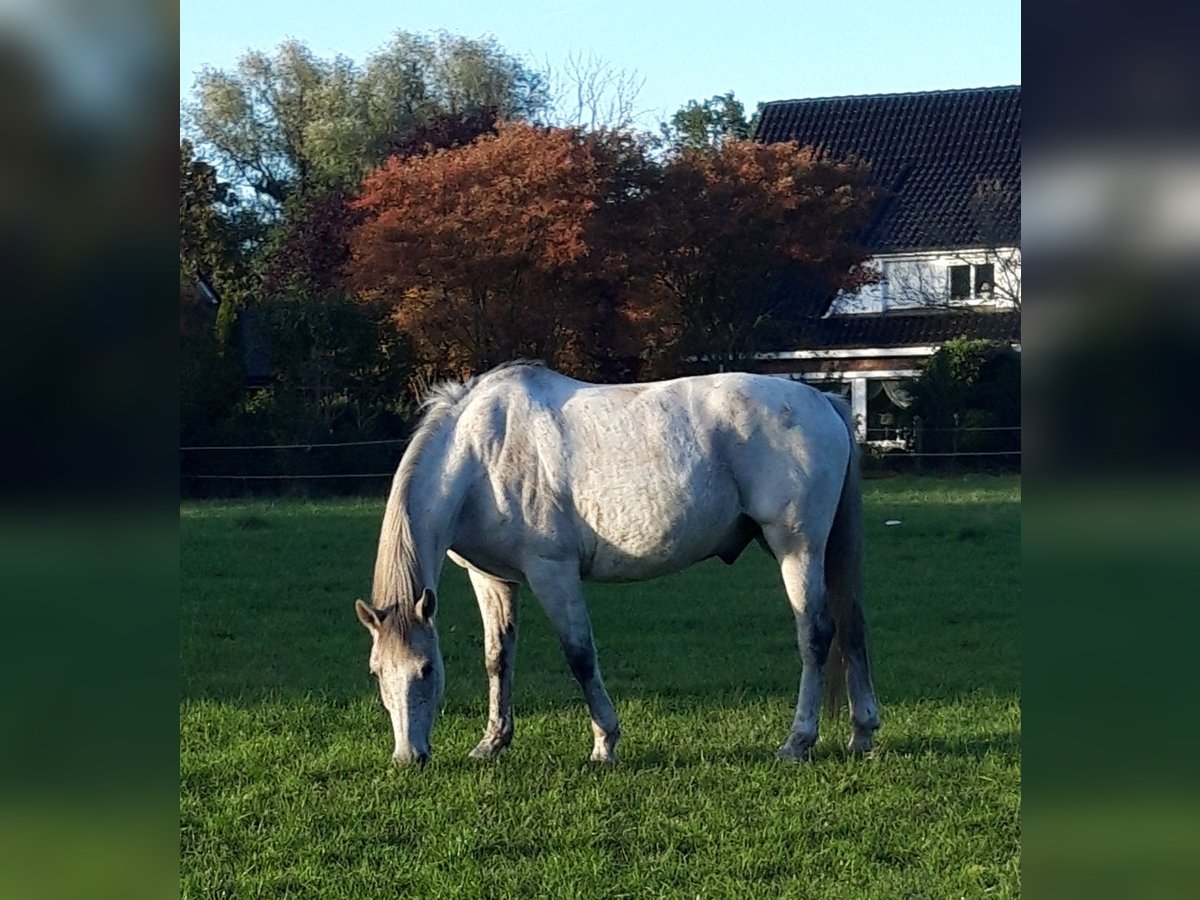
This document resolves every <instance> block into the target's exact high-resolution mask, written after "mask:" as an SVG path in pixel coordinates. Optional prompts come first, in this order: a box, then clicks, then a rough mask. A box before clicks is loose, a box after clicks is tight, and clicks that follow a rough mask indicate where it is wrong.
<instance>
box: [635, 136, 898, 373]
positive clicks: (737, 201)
mask: <svg viewBox="0 0 1200 900" xmlns="http://www.w3.org/2000/svg"><path fill="white" fill-rule="evenodd" d="M874 199H875V192H874V190H873V189H872V188H871V187H870V186H869V185H868V183H867V170H866V168H865V167H864V166H862V165H859V164H855V163H849V162H845V163H830V162H827V161H824V160H823V159H821V158H820V156H819V155H818V154H817V153H816V152H815V151H813V150H812V149H811V148H802V147H798V146H797V145H795V144H791V143H778V144H758V143H753V142H750V141H727V142H725V143H723V144H722V145H721V146H720V147H719V148H716V149H712V148H704V149H684V150H682V151H680V152H679V153H678V154H676V155H675V156H674V157H672V158H671V159H670V160H668V162H667V163H666V166H665V170H664V175H663V182H662V185H661V188H660V189H659V190H658V192H657V195H656V201H655V206H656V210H657V224H656V227H655V232H654V235H653V237H652V241H653V244H654V247H655V253H656V256H657V258H658V259H659V260H660V263H659V265H658V267H657V269H656V271H655V274H654V276H653V278H652V288H653V289H652V291H651V292H650V293H649V294H648V295H647V297H646V301H647V302H649V303H650V304H651V305H650V307H649V308H646V309H642V310H640V314H641V315H642V317H643V318H645V319H648V320H653V321H656V322H657V323H658V326H657V328H656V330H655V332H654V336H653V338H652V341H653V346H652V348H651V352H652V353H653V354H655V355H656V356H658V357H659V362H658V364H657V366H658V368H659V369H660V370H662V369H664V367H665V369H666V370H670V368H671V367H672V366H677V365H678V363H679V360H680V359H682V358H684V357H687V356H689V355H691V356H704V357H706V358H707V359H708V360H709V361H710V362H715V363H717V364H720V365H725V366H732V367H738V366H742V365H745V364H746V362H747V361H748V360H749V359H751V358H752V357H753V355H754V353H755V352H757V351H759V350H761V349H764V344H766V343H769V342H770V341H772V340H777V341H778V340H783V339H786V337H787V335H786V333H785V331H784V329H785V327H786V326H787V325H789V323H791V324H795V322H796V321H799V320H800V319H802V316H800V315H799V313H811V312H813V311H814V310H812V309H809V308H806V307H805V305H804V304H803V302H802V301H803V300H804V298H805V297H806V296H807V297H810V298H812V297H815V298H816V301H817V302H818V303H819V302H824V301H826V300H828V298H829V297H831V296H832V295H833V294H834V293H835V292H836V291H838V290H853V289H855V288H857V287H859V286H861V285H862V284H864V283H866V282H867V281H869V280H870V278H871V277H872V276H871V275H870V273H868V272H867V271H865V270H864V269H863V267H862V264H863V262H864V261H865V260H866V258H867V251H866V250H865V248H863V247H862V246H860V245H859V244H858V243H857V241H856V235H857V234H858V233H859V232H860V231H861V229H862V228H863V227H864V226H865V224H866V222H867V221H868V218H869V216H870V213H871V210H872V206H873V203H874ZM672 360H674V361H672Z"/></svg>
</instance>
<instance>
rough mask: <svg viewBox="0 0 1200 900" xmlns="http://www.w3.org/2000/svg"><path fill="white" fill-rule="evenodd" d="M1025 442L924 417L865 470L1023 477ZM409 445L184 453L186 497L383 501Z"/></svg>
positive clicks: (876, 436) (871, 436) (995, 430)
mask: <svg viewBox="0 0 1200 900" xmlns="http://www.w3.org/2000/svg"><path fill="white" fill-rule="evenodd" d="M1020 443H1021V427H1020V426H1019V425H1015V426H999V427H986V428H980V427H962V428H959V427H953V428H930V427H926V426H923V425H922V423H921V421H920V419H919V418H918V419H915V420H914V421H913V424H912V425H910V426H905V427H903V428H869V429H867V433H866V442H865V443H864V445H863V449H864V453H863V468H864V471H865V472H866V473H867V474H868V475H869V474H882V473H892V472H896V473H912V474H923V473H924V474H935V473H937V474H945V473H955V472H962V473H966V472H1013V471H1020V467H1021V449H1020ZM407 445H408V437H407V436H405V437H401V438H389V439H384V440H371V441H330V442H299V443H286V444H241V445H225V444H216V445H208V446H192V447H180V448H179V451H180V465H179V480H180V493H181V494H182V495H183V496H185V497H193V498H201V497H236V496H241V495H267V496H279V495H300V496H322V495H365V496H383V495H384V494H386V493H387V489H388V485H389V484H390V481H391V478H392V475H393V474H394V473H395V471H396V466H397V465H399V462H400V457H401V455H402V454H403V453H404V448H405V447H406V446H407ZM943 448H945V449H943Z"/></svg>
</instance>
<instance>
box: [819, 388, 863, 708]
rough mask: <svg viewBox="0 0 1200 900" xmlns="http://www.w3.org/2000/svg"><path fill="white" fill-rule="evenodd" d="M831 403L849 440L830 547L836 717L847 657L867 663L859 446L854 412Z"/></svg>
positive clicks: (829, 683)
mask: <svg viewBox="0 0 1200 900" xmlns="http://www.w3.org/2000/svg"><path fill="white" fill-rule="evenodd" d="M830 400H831V403H832V405H833V407H834V409H835V410H837V412H838V413H839V415H841V417H842V421H843V422H844V423H845V425H846V433H847V434H848V436H849V438H850V455H849V459H848V460H847V463H846V474H845V477H844V478H843V479H842V495H841V498H840V499H839V500H838V507H837V512H836V513H835V514H834V517H833V527H832V528H831V529H830V531H829V539H828V541H827V542H826V545H825V590H826V596H827V597H828V602H829V611H830V613H831V614H832V616H833V624H834V635H833V643H832V645H831V646H830V648H829V658H828V661H827V662H826V663H825V671H824V678H823V679H822V680H823V682H824V686H825V702H824V707H825V711H826V712H827V713H828V714H830V715H832V714H833V713H836V712H837V711H838V710H840V709H841V707H842V705H843V703H844V702H845V700H846V655H848V654H852V653H857V652H861V654H862V656H863V658H865V657H866V649H867V648H866V645H867V630H866V619H865V616H864V614H863V508H862V476H861V460H860V455H859V449H858V441H857V439H856V437H855V434H854V419H853V417H852V415H851V412H850V409H849V407H848V406H847V405H846V404H845V403H844V402H842V401H841V400H840V399H834V398H830Z"/></svg>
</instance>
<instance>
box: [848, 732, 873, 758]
mask: <svg viewBox="0 0 1200 900" xmlns="http://www.w3.org/2000/svg"><path fill="white" fill-rule="evenodd" d="M874 743H875V736H874V735H873V734H870V733H868V734H856V735H854V736H853V737H852V738H850V743H849V744H848V747H849V749H850V752H851V753H853V754H855V755H856V756H865V755H866V754H868V753H870V752H871V746H872V745H873V744H874Z"/></svg>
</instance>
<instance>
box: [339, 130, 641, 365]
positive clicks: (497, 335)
mask: <svg viewBox="0 0 1200 900" xmlns="http://www.w3.org/2000/svg"><path fill="white" fill-rule="evenodd" d="M652 181H653V172H652V170H651V168H650V166H649V163H648V162H647V160H646V158H645V156H644V152H643V148H642V146H641V145H640V144H639V143H638V142H637V141H635V140H633V139H631V138H629V137H627V136H621V135H619V134H614V133H606V134H594V133H593V134H585V133H582V132H580V131H578V130H575V129H557V128H541V127H535V126H531V125H526V124H513V123H509V124H501V125H500V126H499V127H498V129H497V132H496V134H494V135H485V136H483V137H481V138H480V139H478V140H477V141H475V142H474V143H472V144H470V145H469V146H467V147H461V148H458V149H454V150H444V151H439V152H436V153H433V154H431V155H426V156H420V157H413V158H409V159H400V158H393V159H390V160H388V161H387V162H386V163H384V165H383V166H381V167H380V168H379V169H377V170H376V171H375V172H373V173H372V174H371V175H370V176H369V177H368V178H367V179H366V181H365V183H364V186H363V190H362V194H361V197H360V199H359V200H358V201H356V202H355V203H354V204H353V206H354V208H355V209H356V210H357V211H359V212H360V213H361V214H362V216H363V221H362V223H361V224H360V225H358V226H357V227H356V228H355V229H354V231H353V233H352V236H351V247H352V250H353V260H352V263H351V281H352V284H353V285H354V287H355V289H356V291H357V292H358V294H359V296H360V297H362V298H363V299H364V300H366V301H370V300H373V299H382V300H384V301H385V302H387V303H389V304H391V306H392V308H393V309H394V310H395V314H396V317H397V320H398V321H399V322H400V323H401V325H402V327H403V328H404V330H405V331H406V332H407V333H408V334H410V335H411V337H412V339H413V340H414V342H415V345H416V350H417V353H418V354H419V356H420V358H421V359H422V361H423V362H424V363H425V364H426V367H427V370H428V371H429V372H430V373H431V374H438V375H443V374H454V375H462V374H467V373H471V372H479V371H481V370H484V369H487V368H489V367H491V366H493V365H495V364H497V363H500V362H502V361H505V360H508V359H512V358H514V357H518V356H528V357H536V358H540V359H545V360H547V361H548V362H550V363H551V364H553V365H555V366H557V367H559V368H560V369H563V370H565V371H569V372H574V373H577V374H581V375H592V376H594V375H596V374H597V373H600V372H603V371H604V370H605V367H606V364H607V363H609V362H611V356H612V348H613V347H614V346H617V345H618V344H619V341H618V340H617V339H616V337H615V335H616V333H617V331H618V330H619V328H620V324H619V322H618V319H619V310H618V306H619V303H620V293H621V288H620V286H621V284H622V283H623V282H624V280H626V279H628V278H630V277H632V272H633V269H634V263H633V257H634V255H635V250H636V249H637V248H638V247H639V245H641V244H644V235H645V234H646V229H645V226H644V222H643V220H644V213H645V209H646V195H647V191H648V189H649V187H650V185H651V183H652Z"/></svg>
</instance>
